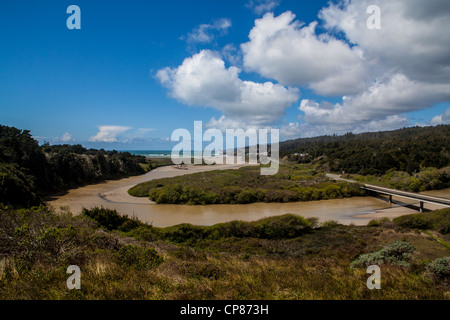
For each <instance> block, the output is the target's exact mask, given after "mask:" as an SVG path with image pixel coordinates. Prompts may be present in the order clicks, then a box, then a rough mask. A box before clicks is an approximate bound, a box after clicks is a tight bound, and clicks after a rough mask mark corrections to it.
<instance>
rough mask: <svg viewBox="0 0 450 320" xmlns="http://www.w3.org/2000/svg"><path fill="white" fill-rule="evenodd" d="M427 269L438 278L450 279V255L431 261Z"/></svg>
mask: <svg viewBox="0 0 450 320" xmlns="http://www.w3.org/2000/svg"><path fill="white" fill-rule="evenodd" d="M427 269H428V271H429V272H430V273H431V275H432V277H433V278H435V279H436V280H450V257H443V258H439V259H436V260H434V261H432V262H430V263H429V264H428V265H427Z"/></svg>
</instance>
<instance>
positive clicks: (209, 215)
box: [47, 165, 450, 227]
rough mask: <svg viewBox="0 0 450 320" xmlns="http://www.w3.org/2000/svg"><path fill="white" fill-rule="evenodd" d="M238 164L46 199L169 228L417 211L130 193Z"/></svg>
mask: <svg viewBox="0 0 450 320" xmlns="http://www.w3.org/2000/svg"><path fill="white" fill-rule="evenodd" d="M238 167H240V166H239V165H215V166H193V165H190V166H188V169H187V170H184V169H177V168H174V167H171V166H167V167H160V168H157V169H155V170H153V171H151V172H148V173H146V174H144V175H141V176H136V177H130V178H125V179H121V180H112V181H106V182H103V183H98V184H94V185H88V186H84V187H80V188H76V189H72V190H69V191H68V192H67V193H65V194H64V195H59V196H53V197H51V198H48V199H47V204H48V205H50V206H52V207H54V208H55V209H56V211H59V210H67V209H70V211H71V212H72V213H74V214H79V213H80V212H81V210H82V208H91V207H94V206H103V207H105V208H110V209H116V210H117V211H118V212H120V213H122V214H127V215H128V216H136V217H137V218H139V220H141V221H144V222H147V223H151V224H152V225H154V226H156V227H167V226H172V225H176V224H180V223H191V224H194V225H213V224H216V223H222V222H228V221H232V220H244V221H253V220H258V219H261V218H265V217H270V216H278V215H283V214H286V213H292V214H297V215H301V216H303V217H306V218H308V217H317V218H319V221H321V222H324V221H328V220H334V221H337V222H339V223H342V224H352V223H353V224H355V225H365V224H367V223H368V222H369V221H370V220H372V219H375V218H377V219H378V218H381V217H389V218H394V217H397V216H400V215H404V214H410V213H416V212H417V211H415V210H413V209H411V208H406V207H404V206H403V205H402V203H403V204H405V203H408V204H416V203H414V202H413V201H409V202H408V201H405V200H402V199H395V197H394V200H399V201H402V203H397V204H390V203H389V202H387V201H385V200H383V199H379V198H373V197H354V198H347V199H335V200H320V201H308V202H291V203H252V204H245V205H239V204H234V205H203V206H199V205H195V206H188V205H162V204H155V203H153V202H152V201H150V200H149V199H148V198H135V197H132V196H130V195H128V193H127V191H128V189H130V188H131V187H133V186H134V185H136V184H138V183H141V182H144V181H148V180H152V179H158V178H164V177H174V176H178V175H183V174H190V173H194V172H200V171H210V170H217V169H221V170H222V169H233V168H238ZM424 193H425V194H430V195H435V196H441V197H447V198H450V189H444V190H438V191H429V192H424ZM425 208H427V209H440V208H441V207H439V206H437V205H428V204H425Z"/></svg>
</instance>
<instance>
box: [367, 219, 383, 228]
mask: <svg viewBox="0 0 450 320" xmlns="http://www.w3.org/2000/svg"><path fill="white" fill-rule="evenodd" d="M367 226H368V227H379V226H381V222H380V220H377V219H373V220H370V221H369V223H368V224H367Z"/></svg>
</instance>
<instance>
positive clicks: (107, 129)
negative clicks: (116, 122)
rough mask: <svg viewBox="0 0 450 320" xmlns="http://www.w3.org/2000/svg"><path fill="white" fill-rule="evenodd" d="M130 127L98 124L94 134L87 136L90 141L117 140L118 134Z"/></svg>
mask: <svg viewBox="0 0 450 320" xmlns="http://www.w3.org/2000/svg"><path fill="white" fill-rule="evenodd" d="M130 129H132V128H131V127H125V126H99V129H98V132H97V134H96V135H95V136H92V137H90V138H89V141H90V142H118V136H119V135H121V134H122V133H124V132H126V131H128V130H130Z"/></svg>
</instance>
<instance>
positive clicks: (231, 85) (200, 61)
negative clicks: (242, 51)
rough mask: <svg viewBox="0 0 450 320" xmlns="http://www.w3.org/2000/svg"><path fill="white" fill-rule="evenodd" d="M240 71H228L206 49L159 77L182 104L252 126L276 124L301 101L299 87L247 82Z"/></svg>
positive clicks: (229, 69) (232, 67) (217, 55)
mask: <svg viewBox="0 0 450 320" xmlns="http://www.w3.org/2000/svg"><path fill="white" fill-rule="evenodd" d="M240 71H241V70H240V69H239V68H237V67H234V66H231V67H229V68H226V67H225V62H224V61H223V59H222V58H221V57H220V55H219V54H218V53H216V52H212V51H209V50H202V51H200V52H199V53H198V54H195V55H193V56H192V57H189V58H186V59H185V60H184V61H183V63H182V64H181V65H180V66H178V67H177V68H164V69H161V70H159V71H158V72H157V75H156V77H157V78H158V79H159V81H160V82H161V84H162V85H164V86H166V87H167V88H168V89H169V91H170V95H171V96H172V97H174V98H176V99H178V100H179V101H180V102H182V103H185V104H188V105H193V106H206V107H212V108H215V109H216V110H219V111H221V112H222V113H223V115H224V116H225V117H226V119H228V121H230V120H233V119H234V120H236V119H241V118H242V119H245V122H246V123H247V124H248V125H261V126H264V125H267V124H270V123H273V122H274V121H276V120H277V119H278V118H280V117H281V116H282V115H283V114H284V111H285V109H286V108H287V107H289V106H291V105H292V103H294V102H296V101H297V100H298V98H299V90H298V89H296V88H286V87H284V86H282V85H280V84H274V83H272V82H265V83H256V82H253V81H243V80H241V79H240V78H239V73H240ZM223 119H225V118H223Z"/></svg>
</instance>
